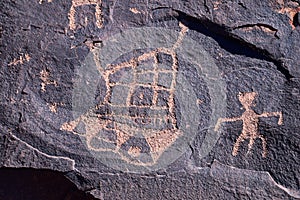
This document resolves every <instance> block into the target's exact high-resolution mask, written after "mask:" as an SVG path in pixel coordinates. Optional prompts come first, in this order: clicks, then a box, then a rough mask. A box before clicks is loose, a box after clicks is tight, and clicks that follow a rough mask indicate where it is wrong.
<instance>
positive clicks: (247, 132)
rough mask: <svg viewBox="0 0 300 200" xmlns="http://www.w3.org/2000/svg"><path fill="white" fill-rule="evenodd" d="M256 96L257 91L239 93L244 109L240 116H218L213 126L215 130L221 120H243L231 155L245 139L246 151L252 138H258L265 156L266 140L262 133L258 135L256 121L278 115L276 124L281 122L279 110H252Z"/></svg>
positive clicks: (234, 153)
mask: <svg viewBox="0 0 300 200" xmlns="http://www.w3.org/2000/svg"><path fill="white" fill-rule="evenodd" d="M256 96H257V93H255V92H248V93H240V94H239V95H238V98H239V101H240V102H241V104H242V105H243V108H244V109H245V112H244V113H243V114H242V116H240V117H233V118H220V119H219V120H218V122H217V124H216V126H215V131H217V130H218V129H219V128H220V125H221V123H223V122H235V121H242V122H243V130H242V133H241V134H240V136H239V137H238V139H237V140H236V143H235V144H234V146H233V150H232V155H233V156H236V155H237V154H238V150H239V147H240V144H241V143H242V142H243V141H244V140H245V139H249V144H248V152H247V154H248V153H249V152H250V151H251V149H252V147H253V144H254V140H255V139H257V138H259V139H261V141H262V146H263V152H262V156H263V157H264V158H265V157H266V156H267V142H266V139H265V138H264V136H263V135H260V134H259V132H258V122H259V118H260V117H272V116H278V117H279V120H278V125H282V124H283V117H282V113H281V112H265V113H262V114H257V113H255V111H254V110H252V108H251V107H252V106H253V101H254V99H255V97H256Z"/></svg>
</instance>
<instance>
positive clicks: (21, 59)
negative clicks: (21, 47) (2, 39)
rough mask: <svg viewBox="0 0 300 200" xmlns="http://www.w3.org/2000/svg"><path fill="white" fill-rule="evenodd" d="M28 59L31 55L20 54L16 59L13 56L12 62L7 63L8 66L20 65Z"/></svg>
mask: <svg viewBox="0 0 300 200" xmlns="http://www.w3.org/2000/svg"><path fill="white" fill-rule="evenodd" d="M30 59H31V57H30V55H29V54H28V53H25V54H21V55H20V56H19V58H18V59H16V58H14V60H13V61H12V62H10V63H9V64H8V66H16V65H22V64H24V63H25V62H29V61H30Z"/></svg>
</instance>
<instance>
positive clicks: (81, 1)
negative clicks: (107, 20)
mask: <svg viewBox="0 0 300 200" xmlns="http://www.w3.org/2000/svg"><path fill="white" fill-rule="evenodd" d="M101 4H102V0H72V6H71V9H70V12H69V20H70V24H69V26H70V29H71V30H75V29H76V20H75V14H76V10H75V8H76V7H78V6H83V5H95V6H96V11H95V16H96V25H97V27H98V28H101V27H102V25H103V19H102V11H101Z"/></svg>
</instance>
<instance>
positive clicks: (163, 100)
mask: <svg viewBox="0 0 300 200" xmlns="http://www.w3.org/2000/svg"><path fill="white" fill-rule="evenodd" d="M180 27H181V32H180V33H179V36H178V38H177V41H176V42H175V43H174V44H173V46H171V47H169V48H164V47H162V48H157V49H154V50H148V51H147V52H145V53H143V54H142V55H139V56H137V57H133V58H131V59H129V60H128V61H126V62H122V63H119V64H114V65H111V64H109V65H108V66H106V68H105V69H104V68H101V67H100V66H97V67H98V70H99V72H100V74H101V75H102V77H103V80H104V81H105V85H106V91H105V95H104V98H103V100H101V102H100V103H99V104H98V105H96V106H95V108H93V109H90V110H88V111H87V112H86V113H85V114H83V115H81V116H80V117H78V118H77V119H75V120H74V121H71V122H67V123H64V124H63V125H62V127H61V129H62V130H66V131H70V132H72V133H74V134H76V135H80V136H81V137H84V138H85V141H86V145H87V148H88V149H90V150H92V151H96V152H108V151H110V152H114V153H116V154H117V155H119V156H120V158H121V159H123V160H124V161H126V162H128V163H131V164H134V165H138V166H150V165H153V164H155V163H156V162H157V160H158V159H159V158H160V156H161V155H162V153H164V152H165V150H166V149H167V148H169V147H170V146H171V145H172V144H173V143H174V142H175V141H176V139H177V138H178V137H180V136H181V135H182V133H181V131H180V130H179V128H178V127H177V119H176V114H175V100H174V98H175V97H174V95H175V89H176V77H177V72H178V60H177V54H176V49H177V48H178V47H180V45H181V43H182V40H183V38H184V36H185V34H186V32H187V31H188V29H187V27H186V26H184V25H183V24H181V23H180ZM94 55H95V54H94ZM160 56H166V57H168V60H170V63H169V64H170V65H169V66H167V65H166V64H162V63H160V62H161V61H160V59H162V58H161V57H160ZM96 61H97V60H95V62H96ZM96 65H99V63H98V64H97V62H96ZM80 126H81V127H82V126H84V127H85V128H84V129H85V131H83V132H84V133H80V132H79V131H78V130H79V129H80Z"/></svg>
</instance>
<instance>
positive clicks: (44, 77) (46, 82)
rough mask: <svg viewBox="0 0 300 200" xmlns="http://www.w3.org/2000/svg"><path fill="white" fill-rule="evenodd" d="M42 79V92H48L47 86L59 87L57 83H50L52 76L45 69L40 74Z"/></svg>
mask: <svg viewBox="0 0 300 200" xmlns="http://www.w3.org/2000/svg"><path fill="white" fill-rule="evenodd" d="M40 79H41V80H42V83H41V90H42V92H45V91H46V86H47V85H54V86H55V87H56V86H57V85H58V84H57V81H50V74H49V72H48V71H47V70H45V69H43V70H42V71H41V72H40Z"/></svg>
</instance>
